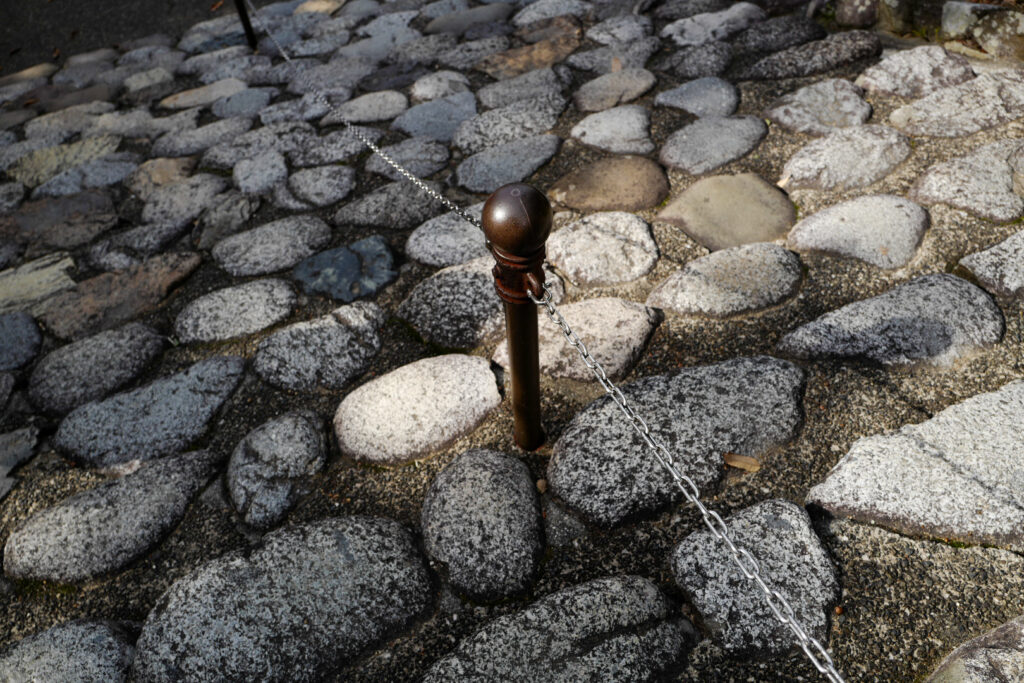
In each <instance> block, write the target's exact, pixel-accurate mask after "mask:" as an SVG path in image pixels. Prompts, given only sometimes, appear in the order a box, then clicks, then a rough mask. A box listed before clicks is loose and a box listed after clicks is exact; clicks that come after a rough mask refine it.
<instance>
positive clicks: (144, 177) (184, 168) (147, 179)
mask: <svg viewBox="0 0 1024 683" xmlns="http://www.w3.org/2000/svg"><path fill="white" fill-rule="evenodd" d="M196 160H197V157H178V158H174V159H172V158H167V157H163V158H159V159H150V160H149V161H147V162H146V163H144V164H142V165H141V166H139V167H138V168H137V169H135V171H134V172H132V174H131V175H130V176H128V178H127V180H126V182H125V185H127V187H128V189H129V190H131V191H132V192H134V193H135V195H136V196H138V197H139V198H140V199H142V200H143V201H145V200H146V199H149V196H150V195H151V194H153V192H154V190H157V189H158V188H161V187H164V186H165V185H173V184H174V183H178V182H181V181H182V180H185V179H186V178H188V176H189V174H190V173H192V169H194V168H195V167H196Z"/></svg>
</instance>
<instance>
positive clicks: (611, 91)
mask: <svg viewBox="0 0 1024 683" xmlns="http://www.w3.org/2000/svg"><path fill="white" fill-rule="evenodd" d="M654 83H655V78H654V74H652V73H651V72H650V71H647V70H646V69H624V70H622V71H614V72H612V73H607V74H605V75H603V76H598V77H597V78H595V79H594V80H592V81H587V82H586V83H584V84H583V85H582V86H580V87H579V89H578V90H577V91H576V95H575V97H574V100H575V103H576V108H577V109H579V110H580V111H603V110H605V109H610V108H612V107H615V106H618V105H620V104H624V103H626V102H630V101H632V100H635V99H636V98H637V97H640V95H643V94H644V93H645V92H647V91H648V90H650V89H651V87H653V86H654Z"/></svg>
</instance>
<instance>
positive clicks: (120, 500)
mask: <svg viewBox="0 0 1024 683" xmlns="http://www.w3.org/2000/svg"><path fill="white" fill-rule="evenodd" d="M217 460H218V456H216V455H215V454H213V453H210V452H208V451H196V452H193V453H185V454H184V455H178V456H171V457H167V458H162V459H160V460H155V461H151V462H148V463H145V464H143V465H142V466H141V467H140V468H139V470H138V471H137V472H134V473H132V474H129V475H127V476H125V477H122V478H121V479H115V480H113V481H107V482H104V483H102V484H100V485H99V486H97V487H95V488H92V489H89V490H88V491H84V492H82V493H78V494H76V495H74V496H72V497H70V498H68V499H66V500H64V501H61V502H60V503H58V504H57V505H55V506H54V507H51V508H47V509H45V510H43V511H41V512H37V513H36V514H34V515H32V516H31V517H29V518H28V520H26V521H25V522H24V523H23V524H21V525H19V526H18V527H17V528H16V529H15V530H14V531H13V532H12V533H11V535H10V536H8V537H7V543H6V544H5V545H4V572H5V573H6V574H7V575H8V576H14V577H18V578H23V579H39V580H48V581H61V582H71V581H82V580H85V579H89V578H92V577H95V576H99V575H102V574H106V573H108V572H114V571H117V570H119V569H122V568H123V567H126V566H127V565H128V564H130V563H131V562H133V561H134V560H136V559H137V558H139V557H141V556H142V555H144V554H145V553H146V552H148V551H149V550H150V549H151V548H152V547H153V546H155V545H156V544H157V543H159V542H160V540H162V539H163V537H164V536H165V535H167V533H169V532H170V531H171V530H172V529H173V528H174V527H175V526H177V524H178V522H179V521H180V520H181V518H182V517H183V516H184V515H185V509H186V508H187V507H188V504H189V502H190V501H191V500H192V498H193V497H194V496H195V495H196V494H197V493H198V492H199V491H200V490H201V489H202V488H203V486H205V485H206V482H207V481H208V480H209V479H210V477H211V476H212V475H213V473H214V471H215V468H216V463H217Z"/></svg>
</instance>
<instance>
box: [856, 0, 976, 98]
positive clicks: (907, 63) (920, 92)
mask: <svg viewBox="0 0 1024 683" xmlns="http://www.w3.org/2000/svg"><path fill="white" fill-rule="evenodd" d="M946 4H947V5H948V4H953V3H946ZM973 78H974V70H973V69H972V68H971V65H970V63H969V62H968V61H967V59H966V58H964V57H963V56H961V55H954V54H950V53H949V52H946V50H945V49H943V48H941V47H939V46H938V45H922V46H921V47H915V48H913V49H912V50H901V51H899V52H895V53H893V54H891V55H889V56H888V57H886V58H885V59H883V60H882V61H881V62H879V63H878V64H876V65H874V66H872V67H870V68H868V69H865V70H864V72H863V73H862V74H861V75H860V76H858V77H857V85H859V86H860V87H862V88H864V89H865V90H867V91H868V92H877V93H883V94H886V95H899V96H901V97H913V98H919V97H924V96H925V95H928V94H930V93H932V92H934V91H936V90H939V89H941V88H946V87H949V86H951V85H959V84H961V83H964V82H965V81H969V80H971V79H973Z"/></svg>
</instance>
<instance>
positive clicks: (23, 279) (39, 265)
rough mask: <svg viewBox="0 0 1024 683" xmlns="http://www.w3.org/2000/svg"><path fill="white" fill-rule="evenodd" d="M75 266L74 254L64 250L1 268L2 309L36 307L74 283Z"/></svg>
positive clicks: (0, 290) (29, 308) (7, 311)
mask: <svg viewBox="0 0 1024 683" xmlns="http://www.w3.org/2000/svg"><path fill="white" fill-rule="evenodd" d="M74 267H75V262H74V261H73V260H72V259H71V256H70V255H69V254H66V253H63V252H61V253H58V254H50V255H49V256H44V257H43V258H40V259H36V260H35V261H30V262H29V263H26V264H23V265H21V266H19V267H17V268H9V269H8V270H5V271H3V272H0V313H10V312H12V311H25V310H34V307H35V306H36V305H37V304H38V303H39V302H41V301H44V300H45V299H47V298H48V297H51V296H53V295H54V294H56V293H58V292H61V291H63V290H66V289H70V288H72V287H74V286H75V281H74V280H72V279H71V278H70V277H69V276H68V271H69V270H72V269H74Z"/></svg>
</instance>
